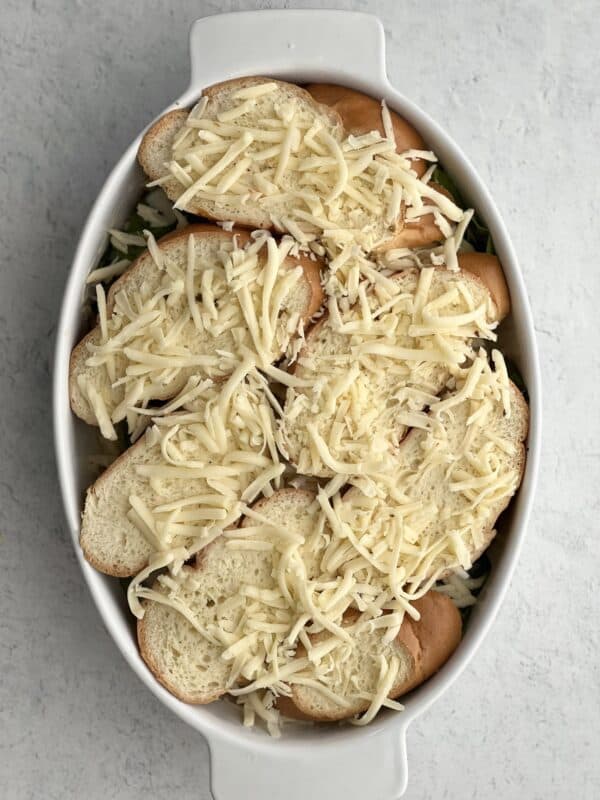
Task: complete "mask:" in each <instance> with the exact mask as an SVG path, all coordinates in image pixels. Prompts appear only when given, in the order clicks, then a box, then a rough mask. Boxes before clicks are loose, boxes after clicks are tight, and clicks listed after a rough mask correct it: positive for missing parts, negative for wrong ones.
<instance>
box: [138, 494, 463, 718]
mask: <svg viewBox="0 0 600 800" xmlns="http://www.w3.org/2000/svg"><path fill="white" fill-rule="evenodd" d="M313 499H314V495H313V494H312V493H311V492H305V491H301V490H294V489H287V490H281V491H279V492H277V493H275V494H274V495H273V496H272V497H271V498H269V499H268V500H261V501H259V502H258V503H257V504H256V505H255V509H256V510H257V511H260V512H261V513H262V514H263V515H265V516H268V518H269V520H271V521H272V522H273V523H274V524H278V525H282V526H286V527H288V528H289V529H291V530H294V531H295V532H298V533H303V534H304V535H305V536H306V537H308V536H309V535H310V532H311V528H312V524H313V522H314V517H313V516H312V515H311V513H310V508H311V505H312V502H313ZM248 524H252V523H251V522H250V521H249V520H247V519H245V520H244V522H243V523H242V525H243V526H246V525H248ZM272 565H273V562H272V556H271V554H270V553H268V552H267V553H265V552H257V551H248V550H235V549H229V548H227V546H226V543H225V542H224V541H223V539H219V540H216V541H215V542H213V543H212V544H211V545H209V546H208V547H207V548H205V550H204V551H203V552H202V553H201V554H200V555H199V557H198V559H197V563H196V567H195V568H190V567H188V568H184V570H185V572H184V575H183V576H182V577H181V578H180V579H179V581H178V583H179V585H180V591H179V593H178V595H177V599H179V600H183V601H184V602H185V604H186V605H187V606H188V607H189V608H190V609H191V610H192V613H194V615H195V618H196V619H197V621H198V624H199V627H201V628H203V629H205V630H209V631H210V629H211V626H213V625H214V624H215V621H216V619H217V617H218V616H219V617H220V618H221V619H223V618H225V619H226V618H227V614H226V613H225V614H224V615H223V614H222V612H221V610H220V609H222V608H223V603H224V602H225V601H226V600H227V599H228V598H231V597H233V596H235V595H237V594H238V593H239V592H240V590H241V588H242V587H243V586H244V585H248V584H251V585H253V586H254V587H256V588H258V589H270V588H273V586H274V579H273V576H272ZM314 566H316V565H314ZM153 588H154V589H155V590H157V591H159V592H161V593H162V594H163V595H165V596H166V593H167V590H165V588H164V587H162V586H161V585H160V583H159V582H156V583H155V585H154V587H153ZM144 607H145V613H144V616H143V618H142V619H140V620H139V621H138V628H137V630H138V642H139V647H140V652H141V655H142V658H143V659H144V661H145V662H146V664H147V665H148V667H149V668H150V670H151V671H152V672H153V674H154V675H155V677H156V678H157V680H158V681H159V682H160V683H161V684H162V685H163V686H165V687H166V688H167V689H168V690H169V691H170V692H171V693H172V694H174V695H175V696H176V697H178V698H179V699H180V700H183V701H184V702H187V703H193V704H205V703H210V702H212V701H213V700H216V699H217V698H218V697H220V696H222V695H223V694H225V693H226V691H227V689H228V688H231V687H230V686H228V674H229V671H230V662H229V663H228V662H226V661H224V660H223V659H222V658H221V653H222V652H223V649H224V648H223V647H222V646H219V645H214V644H212V643H211V642H209V641H207V639H206V637H205V636H203V635H202V634H201V633H200V632H199V631H198V630H196V629H195V628H194V627H193V626H192V624H191V623H190V622H189V621H188V620H187V619H186V618H185V617H184V616H183V615H181V614H180V613H179V612H178V611H177V610H175V609H174V608H172V607H170V606H168V605H165V604H163V603H160V602H152V601H150V602H145V604H144ZM417 608H418V610H419V611H420V613H421V614H422V615H423V618H422V620H421V621H419V622H417V623H415V622H413V621H410V620H409V619H408V618H405V621H404V622H403V624H402V626H401V629H400V633H399V634H398V636H397V637H396V639H395V640H394V641H393V642H391V643H390V644H383V641H382V639H383V635H382V633H381V631H377V630H376V631H374V632H371V633H367V632H364V633H361V634H359V635H358V637H359V638H358V641H356V647H355V648H354V654H353V656H352V664H351V671H352V672H353V673H354V674H355V676H356V678H357V679H358V681H359V683H360V688H361V690H362V691H364V692H368V693H370V694H372V693H374V692H375V690H376V688H377V683H378V670H379V666H378V664H379V662H378V656H379V655H380V654H384V655H386V656H387V657H389V656H391V655H396V656H397V657H398V658H399V660H400V670H399V677H398V680H397V681H396V682H395V684H394V686H393V688H392V690H391V692H390V696H394V697H398V696H399V695H400V694H403V693H404V692H407V691H409V690H410V689H412V688H414V687H415V686H416V685H418V684H419V683H421V682H422V681H424V680H426V679H427V678H428V677H429V676H430V675H432V674H433V673H434V672H435V671H436V670H437V669H439V668H440V667H441V666H442V664H443V663H444V662H445V661H446V660H447V658H448V657H449V656H450V654H451V653H452V652H453V650H454V649H455V647H456V646H457V644H458V642H459V641H460V636H461V621H460V614H459V613H458V611H457V609H456V608H455V606H454V605H453V604H452V602H451V601H450V600H449V599H448V598H447V597H445V596H443V595H439V594H436V593H435V592H429V593H428V594H427V595H426V596H425V597H424V598H422V599H421V600H420V601H418V605H417ZM355 619H356V615H355V614H354V612H349V613H348V615H347V618H346V624H350V623H351V622H353V621H355ZM321 638H322V636H320V635H319V636H317V637H315V643H316V642H317V641H320V640H321ZM297 655H298V657H301V656H302V648H299V651H298V654H297ZM368 705H369V703H368V702H364V701H362V700H355V701H354V702H353V705H352V706H351V707H350V708H341V707H340V706H337V705H335V704H333V703H331V702H330V701H328V700H325V699H324V698H323V696H322V695H321V694H320V693H318V692H316V691H315V690H312V689H306V687H294V688H293V693H292V697H291V698H290V699H285V698H280V699H279V701H278V706H279V708H280V710H281V711H282V713H284V715H286V716H291V717H296V718H304V719H314V720H318V721H320V720H334V719H344V718H346V717H349V716H353V715H355V714H357V713H360V712H361V711H364V710H365V709H366V708H367V707H368Z"/></svg>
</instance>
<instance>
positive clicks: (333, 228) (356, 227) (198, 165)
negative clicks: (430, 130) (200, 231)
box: [138, 77, 461, 253]
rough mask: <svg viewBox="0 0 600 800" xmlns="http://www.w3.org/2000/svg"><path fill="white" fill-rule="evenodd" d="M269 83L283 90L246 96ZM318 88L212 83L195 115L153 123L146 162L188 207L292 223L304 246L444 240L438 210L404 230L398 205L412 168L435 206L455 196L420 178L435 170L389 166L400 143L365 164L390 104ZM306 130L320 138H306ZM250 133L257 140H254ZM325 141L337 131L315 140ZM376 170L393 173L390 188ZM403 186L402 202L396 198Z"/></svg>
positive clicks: (400, 139)
mask: <svg viewBox="0 0 600 800" xmlns="http://www.w3.org/2000/svg"><path fill="white" fill-rule="evenodd" d="M265 84H267V85H268V86H272V87H276V88H275V89H274V91H271V92H267V93H265V94H261V95H260V96H258V97H256V98H252V99H243V98H245V97H247V94H246V93H248V92H252V91H262V88H261V85H262V86H263V87H264V85H265ZM257 87H258V88H257ZM309 88H310V92H311V93H312V96H311V94H309V92H307V91H305V90H303V89H300V88H299V87H298V86H295V85H293V84H288V83H284V82H282V81H272V80H271V79H267V78H256V77H252V78H243V79H238V80H233V81H227V82H225V83H222V84H217V85H215V86H211V87H209V88H208V89H206V90H204V92H203V96H202V100H201V105H200V109H199V110H198V111H197V112H194V111H192V112H191V113H190V114H189V115H188V116H187V117H186V113H187V112H185V111H181V110H176V111H172V112H169V113H168V114H166V115H165V116H164V117H162V118H161V119H160V120H158V122H156V123H155V124H154V125H153V126H152V127H151V128H150V129H149V131H148V132H147V133H146V135H145V137H144V139H143V140H142V143H141V145H140V149H139V153H138V159H139V161H140V164H141V165H142V167H143V169H144V171H145V172H146V174H147V175H148V176H149V177H150V178H151V179H152V180H153V181H155V182H156V181H157V182H159V183H160V184H161V185H162V186H163V188H164V189H165V191H166V193H167V195H168V196H169V197H170V198H171V199H172V200H173V201H174V203H175V204H176V206H177V207H179V208H181V209H183V210H186V211H188V212H191V213H194V214H198V215H201V216H205V217H208V218H209V219H218V220H233V221H234V222H236V224H240V225H247V226H250V227H262V228H270V229H273V230H277V231H284V230H285V231H288V232H289V233H291V234H292V235H293V236H295V237H297V238H298V239H299V240H300V241H311V240H313V239H315V238H320V239H321V242H322V243H325V246H326V249H327V250H328V251H329V252H331V253H333V252H335V251H336V250H337V248H339V247H343V246H344V245H345V244H347V243H348V241H349V238H350V239H353V240H354V241H355V242H358V243H359V244H360V245H361V246H362V247H363V249H364V250H365V251H366V252H371V251H373V252H378V253H379V252H383V251H385V250H388V249H390V248H398V247H404V246H412V245H411V243H412V242H419V243H421V244H432V243H434V242H437V241H439V240H440V239H441V238H443V237H442V236H441V233H440V231H439V229H438V227H437V225H436V224H435V220H434V219H433V217H432V216H431V214H430V213H428V214H424V215H423V218H421V219H419V220H415V221H413V222H411V223H410V224H409V225H407V226H406V231H404V227H405V226H404V212H405V203H404V201H403V202H401V203H400V202H399V198H400V195H401V193H402V181H400V182H398V179H397V177H394V175H395V173H394V170H395V169H400V170H403V171H404V172H405V173H406V175H405V176H404V178H405V181H406V180H408V182H409V184H410V187H409V189H408V190H407V195H409V196H411V197H412V195H414V194H415V193H416V194H423V193H425V194H427V195H428V197H429V201H430V202H433V203H436V202H437V203H439V202H441V201H444V199H445V198H444V197H442V195H443V194H445V193H443V192H442V193H440V192H437V193H436V192H434V193H433V194H431V190H432V189H433V188H434V187H433V185H430V186H428V187H425V186H424V185H423V184H419V183H418V182H417V181H416V176H417V174H418V175H420V174H422V172H423V170H424V162H423V160H422V159H419V158H413V157H412V156H411V154H410V153H409V154H408V157H406V156H403V159H399V158H397V156H396V161H395V162H394V164H393V165H392V166H393V169H392V171H391V172H390V164H389V163H388V162H387V161H386V158H387V159H389V158H390V157H391V154H392V153H393V145H391V148H392V149H391V150H390V148H389V146H388V147H387V151H386V152H385V153H384V154H383V155H382V153H383V151H377V152H375V151H374V158H376V159H380V161H377V162H375V161H373V162H371V163H370V164H368V165H366V166H365V165H363V166H362V167H357V164H359V163H360V159H361V158H364V157H365V156H366V157H367V160H368V158H369V157H370V156H369V153H368V152H367V151H368V150H369V148H370V147H371V148H372V147H375V148H381V146H382V145H383V147H384V150H385V148H386V142H385V140H384V141H383V142H382V139H381V137H385V136H386V131H385V126H384V125H383V122H382V106H381V104H380V103H379V102H378V101H377V100H374V99H373V98H371V97H369V96H367V95H364V94H362V93H360V92H356V91H354V90H350V89H346V88H344V87H341V86H331V85H326V86H324V85H311V86H310V87H309ZM314 98H317V99H319V98H323V100H324V101H327V103H328V104H324V103H323V102H315V99H314ZM242 100H243V103H241V101H242ZM204 104H205V105H204ZM292 106H293V107H294V108H295V111H294V114H295V116H292ZM389 115H390V127H391V129H392V130H393V132H394V135H395V138H396V153H397V154H404V153H406V152H407V148H408V150H411V149H413V148H418V150H417V152H418V151H421V150H422V149H423V148H424V142H423V140H422V138H421V137H420V135H419V134H418V133H417V132H416V131H415V130H414V129H413V128H412V127H411V126H410V125H409V124H408V123H407V122H406V121H405V120H403V119H402V118H400V117H399V116H398V115H397V114H395V113H393V112H389ZM344 123H347V125H345V124H344ZM319 128H320V130H322V131H324V133H322V134H321V133H320V132H319V130H318V129H319ZM299 131H302V133H301V134H300V133H298V132H299ZM307 131H309V132H310V135H309V136H304V134H305V133H306V132H307ZM242 134H244V135H245V136H247V137H254V140H252V139H251V138H248V139H247V140H246V141H244V140H243V139H242V138H241V137H242ZM297 134H298V135H297ZM372 134H374V136H373V135H372ZM200 135H201V136H202V137H203V139H201V140H199V139H198V136H200ZM347 136H350V138H349V139H347V140H346V137H347ZM207 137H208V140H207ZM282 137H283V138H282ZM315 137H317V138H318V137H327V138H323V140H322V141H321V140H319V141H316V139H315ZM360 137H363V138H362V141H360V142H359V141H358V139H360ZM272 142H275V144H270V145H269V143H272ZM268 145H269V146H268ZM387 145H389V142H388V143H387ZM210 148H213V149H212V150H210ZM280 148H281V149H280ZM340 148H341V149H340ZM209 150H210V152H209ZM238 151H239V152H238ZM357 154H358V155H357ZM198 155H200V156H201V160H200V161H199V160H198V158H197V156H198ZM380 157H381V158H380ZM222 159H224V161H223V160H222ZM381 159H383V160H381ZM284 164H285V167H283V166H282V165H284ZM375 167H377V169H379V170H383V171H384V172H385V173H386V175H387V176H388V177H387V178H386V179H385V180H383V182H381V183H380V182H379V179H376V176H377V172H376V169H375ZM184 170H187V171H188V174H187V175H186V174H185V173H184ZM227 170H230V172H227ZM409 170H410V174H409ZM332 171H333V172H332ZM223 174H225V176H226V177H225V178H223V177H222V176H223ZM332 175H333V177H332ZM228 176H231V179H230V178H229V177H228ZM392 184H393V187H392ZM375 186H377V187H378V188H375ZM397 190H399V194H398V203H396V202H395V201H394V199H393V198H394V197H395V196H396V195H395V194H394V192H396V191H397ZM405 199H406V198H405ZM411 202H412V201H411ZM450 206H452V208H453V211H454V212H455V213H457V214H458V216H457V217H454V220H455V221H456V220H457V219H459V218H460V214H461V212H460V210H459V209H457V208H456V206H454V205H453V204H452V203H450Z"/></svg>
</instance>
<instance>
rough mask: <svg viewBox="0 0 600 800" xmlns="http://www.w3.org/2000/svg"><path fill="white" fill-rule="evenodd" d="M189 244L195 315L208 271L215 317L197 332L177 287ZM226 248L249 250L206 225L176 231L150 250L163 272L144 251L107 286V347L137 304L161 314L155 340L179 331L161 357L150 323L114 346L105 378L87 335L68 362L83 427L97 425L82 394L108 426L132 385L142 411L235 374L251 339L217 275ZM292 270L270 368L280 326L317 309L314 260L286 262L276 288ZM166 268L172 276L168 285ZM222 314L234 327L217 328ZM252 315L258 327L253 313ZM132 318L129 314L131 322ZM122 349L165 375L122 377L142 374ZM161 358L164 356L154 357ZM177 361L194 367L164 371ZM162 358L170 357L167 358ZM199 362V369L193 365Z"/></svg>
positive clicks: (282, 333) (283, 333) (256, 285)
mask: <svg viewBox="0 0 600 800" xmlns="http://www.w3.org/2000/svg"><path fill="white" fill-rule="evenodd" d="M190 236H193V237H194V252H195V259H196V264H195V271H194V291H195V293H196V303H197V308H198V312H199V313H200V314H207V313H208V312H207V309H206V306H205V305H204V304H203V300H202V293H203V284H202V280H203V275H204V274H205V273H206V272H207V271H209V270H212V272H213V276H214V277H213V283H212V286H213V295H214V298H213V303H214V305H215V308H216V311H215V314H216V315H219V317H218V318H217V319H216V321H214V324H213V320H212V317H210V315H209V322H208V323H207V322H205V323H204V326H203V327H201V328H200V329H199V328H198V327H197V325H196V324H195V322H194V320H193V319H192V318H191V317H190V316H189V300H188V296H187V293H186V291H185V290H184V285H183V284H184V280H185V277H184V276H185V275H186V270H187V260H188V242H189V238H190ZM234 241H235V242H236V243H237V246H238V247H239V248H242V247H247V246H249V245H250V244H251V243H252V241H253V240H252V239H251V237H250V235H249V234H248V233H246V232H244V231H242V232H228V231H224V230H221V229H220V228H218V227H217V226H212V225H191V226H189V227H187V228H185V229H184V230H182V231H176V232H174V233H171V234H168V235H167V236H165V237H163V238H162V239H160V241H159V242H158V249H159V252H160V254H161V257H162V259H164V261H165V263H168V264H169V267H168V269H166V268H165V269H161V268H159V266H157V264H156V263H155V261H154V258H153V256H152V254H151V252H150V251H149V250H148V251H146V252H144V253H143V254H142V255H141V256H140V257H139V258H138V259H137V260H136V261H135V262H134V264H133V265H132V266H131V268H130V269H129V270H128V271H127V272H126V273H125V274H124V275H122V276H121V277H120V278H119V279H118V280H117V281H116V282H115V283H114V284H113V285H112V286H111V288H110V290H109V293H108V297H107V301H106V315H107V320H108V335H109V346H110V340H115V337H118V336H119V335H120V334H121V332H122V330H123V328H124V327H125V326H126V325H128V323H129V322H130V316H129V314H130V313H131V312H129V309H130V308H131V306H133V308H134V310H135V309H136V308H137V309H138V310H139V305H140V304H141V303H146V305H152V307H153V308H154V309H160V308H162V309H163V311H164V319H163V321H162V322H161V323H160V325H159V328H158V330H160V331H161V332H162V336H163V337H169V334H170V333H172V332H173V331H174V330H175V329H176V327H177V326H180V323H181V321H183V323H184V324H183V327H180V329H179V332H178V334H177V335H176V336H175V339H174V340H173V342H172V343H170V344H169V345H168V348H167V349H164V347H163V345H162V344H161V343H160V340H158V341H153V339H152V338H151V337H150V334H151V333H152V334H154V333H156V331H157V328H156V326H154V330H151V329H150V328H151V326H152V325H153V324H154V323H150V324H148V325H145V326H143V327H142V328H141V329H140V330H139V331H138V332H137V333H136V334H135V335H133V336H132V337H131V338H130V339H129V341H126V342H125V343H124V344H123V345H121V344H119V345H118V346H117V345H115V347H114V348H113V353H114V355H113V356H112V358H113V364H112V367H113V374H112V375H110V374H109V370H108V366H107V364H106V363H98V361H97V360H96V361H94V359H93V357H94V356H95V355H96V354H97V352H98V349H99V348H101V345H102V341H103V340H102V330H101V327H100V325H98V326H97V327H95V328H94V329H93V330H92V331H90V333H89V334H88V335H87V336H85V337H84V339H83V340H82V341H81V342H80V343H79V344H78V345H77V346H76V347H75V349H74V350H73V353H72V355H71V362H70V370H69V393H70V399H71V408H72V409H73V411H74V413H75V414H76V415H77V416H78V417H80V418H81V419H83V420H84V421H85V422H87V423H88V424H90V425H97V424H98V414H97V409H94V408H92V405H91V403H90V396H89V387H90V386H91V387H92V389H93V390H95V392H96V393H97V394H98V395H99V396H100V398H101V400H102V403H103V404H104V406H105V408H106V411H107V413H108V416H109V417H110V418H111V421H112V422H113V423H116V422H119V421H120V420H121V419H123V418H125V416H126V414H127V407H128V405H135V404H136V403H138V402H140V397H139V395H138V396H137V399H132V400H131V402H130V403H129V404H128V403H127V401H126V399H125V398H126V395H127V392H128V391H134V392H135V391H136V387H135V384H136V383H143V386H142V387H141V388H140V391H142V390H143V392H144V394H143V399H144V400H145V401H146V403H147V402H148V401H151V400H166V399H169V398H171V397H173V396H175V395H176V394H177V393H178V392H179V391H180V390H181V389H182V388H183V386H184V385H185V384H186V382H187V380H188V379H189V378H190V377H191V376H193V375H199V376H201V377H210V378H214V379H216V380H222V379H223V378H224V377H225V376H226V375H227V374H228V373H229V372H231V371H232V370H233V369H234V368H235V364H236V359H238V360H239V358H240V348H241V346H245V347H248V348H250V349H254V342H253V338H252V336H251V334H250V332H249V331H248V330H247V327H246V322H245V320H244V318H243V315H242V309H241V307H240V301H239V299H238V296H237V294H236V293H234V292H233V291H232V282H231V281H230V280H229V279H227V278H226V276H225V273H224V272H223V266H222V262H223V258H224V257H226V252H227V251H226V248H229V250H231V249H232V248H233V243H234ZM266 251H267V247H266V246H265V245H263V247H262V249H261V250H260V251H259V253H258V267H257V270H255V272H256V277H255V278H253V282H252V283H250V284H249V286H250V292H251V295H252V297H253V298H254V301H255V302H259V300H260V296H261V292H262V287H261V285H260V282H261V280H262V278H261V274H260V271H261V269H262V267H263V266H264V264H265V263H266V259H267V253H266ZM224 254H225V255H224ZM298 266H299V267H301V270H302V272H301V276H300V279H299V280H298V281H297V282H296V283H295V284H294V285H293V287H292V288H291V289H290V291H288V292H287V294H286V295H285V296H284V298H283V302H282V304H281V310H280V313H279V318H278V322H277V325H278V331H277V337H276V338H278V341H274V342H273V345H274V348H275V350H274V352H273V353H272V354H271V355H272V358H273V360H276V359H277V358H278V357H279V356H281V355H282V353H283V352H284V350H285V347H286V343H287V341H288V340H289V333H288V332H287V330H286V324H287V322H288V321H289V320H290V318H291V317H292V316H293V315H297V317H298V318H299V319H301V320H303V322H307V321H308V320H309V319H310V317H311V316H312V315H313V314H314V313H315V311H316V310H317V309H318V308H319V306H320V304H321V301H322V289H321V285H320V267H321V266H322V263H321V262H320V261H319V260H318V259H315V258H314V256H313V259H311V258H308V257H307V256H305V255H299V256H298V257H292V256H291V255H288V256H287V257H286V258H285V261H284V262H283V264H282V265H281V267H280V269H279V273H278V276H277V281H280V280H283V278H284V276H285V275H286V274H288V273H289V272H291V271H292V270H294V269H295V268H296V267H298ZM173 268H174V269H175V270H177V271H178V272H177V274H175V275H174V277H173V274H174V273H173V272H172V269H173ZM169 270H171V272H169ZM219 275H220V276H221V277H219ZM178 276H181V277H178ZM159 292H162V293H163V294H164V295H165V300H163V301H161V300H160V299H158V300H156V302H154V301H152V298H154V297H155V296H156V297H158V296H159V295H158V294H157V293H159ZM140 297H141V300H140V299H139V298H140ZM119 300H120V303H119ZM186 314H187V315H188V318H187V321H186V320H185V315H186ZM230 314H234V315H235V317H234V318H235V319H238V322H237V324H236V325H234V326H233V327H226V325H225V323H223V324H221V322H220V318H223V319H224V318H225V317H226V316H228V315H230ZM258 315H259V319H260V309H259V310H258ZM136 318H137V317H136V315H135V313H134V314H133V319H136ZM205 318H206V317H205ZM121 335H122V334H121ZM127 347H129V348H132V350H133V351H134V352H135V354H136V355H135V358H136V359H137V358H142V359H143V358H144V356H141V357H140V356H138V355H137V353H138V352H139V351H140V350H142V351H150V352H151V353H153V354H156V355H157V356H158V357H159V359H163V360H164V364H165V367H166V368H163V367H162V366H161V367H156V368H153V369H152V370H151V371H148V372H147V373H142V375H141V378H138V377H137V373H136V375H134V376H130V377H128V374H129V373H130V372H131V371H132V370H137V369H140V368H141V369H143V368H144V366H143V363H142V366H141V367H140V366H139V364H138V362H137V361H136V360H135V359H132V358H130V357H129V356H128V352H127V350H126V348H127ZM130 352H131V351H130ZM163 353H165V354H166V355H162V354H163ZM181 353H184V354H186V355H185V358H188V357H189V359H191V361H197V362H198V363H194V364H193V365H192V366H189V367H188V366H183V367H181V368H179V369H177V368H176V369H171V367H172V365H173V363H175V364H176V363H177V358H178V357H179V358H181V355H177V354H181ZM223 353H231V354H232V355H233V359H232V358H230V357H228V356H227V357H226V356H223ZM169 354H175V355H173V356H172V357H171V356H170V355H169ZM167 356H168V357H167ZM207 357H209V358H210V357H212V361H213V363H212V364H211V363H208V361H207ZM90 359H91V360H90ZM203 359H204V360H205V363H203V364H201V363H199V362H200V361H202V360H203ZM142 379H143V381H142ZM132 387H133V388H132ZM103 433H104V431H103Z"/></svg>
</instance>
